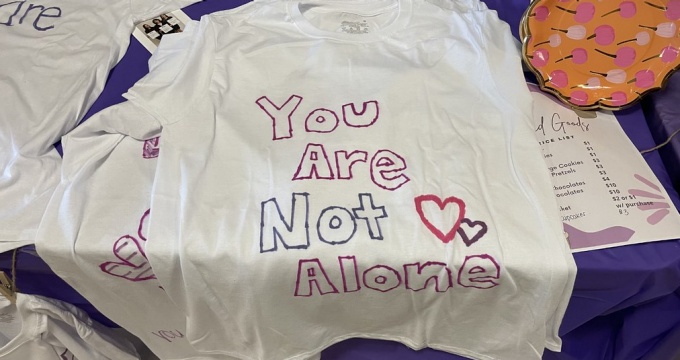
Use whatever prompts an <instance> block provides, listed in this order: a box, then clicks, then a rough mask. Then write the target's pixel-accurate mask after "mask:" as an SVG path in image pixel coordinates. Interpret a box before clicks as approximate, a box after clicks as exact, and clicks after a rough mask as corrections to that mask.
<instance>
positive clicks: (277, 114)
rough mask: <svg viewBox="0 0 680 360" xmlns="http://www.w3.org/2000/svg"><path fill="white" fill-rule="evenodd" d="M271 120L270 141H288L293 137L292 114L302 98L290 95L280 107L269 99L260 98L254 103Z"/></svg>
mask: <svg viewBox="0 0 680 360" xmlns="http://www.w3.org/2000/svg"><path fill="white" fill-rule="evenodd" d="M255 102H256V103H257V105H258V106H260V109H262V110H263V111H264V112H265V113H267V115H269V118H270V119H271V120H272V133H273V137H272V140H281V139H289V138H292V137H293V125H292V119H291V117H292V116H293V113H294V112H295V110H296V109H297V107H298V106H299V105H300V103H301V102H302V97H300V96H297V95H291V96H290V97H289V98H288V100H286V102H285V103H284V104H283V105H281V106H276V105H275V104H274V103H273V102H272V101H271V100H269V98H267V97H266V96H262V97H260V98H259V99H257V101H255Z"/></svg>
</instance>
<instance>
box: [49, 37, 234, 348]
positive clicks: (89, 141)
mask: <svg viewBox="0 0 680 360" xmlns="http://www.w3.org/2000/svg"><path fill="white" fill-rule="evenodd" d="M171 39H172V38H168V40H167V41H168V42H169V41H172V40H171ZM151 66H152V67H153V64H152V65H151ZM131 123H134V126H133V127H132V129H133V130H134V132H132V133H129V131H126V130H129V129H130V128H129V124H131ZM157 125H158V123H157V122H156V121H155V120H154V119H153V118H152V117H151V116H150V115H148V114H147V113H146V112H144V111H143V110H141V109H140V108H138V107H136V106H135V105H133V104H132V103H130V102H123V103H120V104H118V105H114V106H111V107H109V108H107V109H104V110H102V111H100V112H99V113H97V114H95V115H94V116H92V117H91V118H90V119H89V120H88V121H87V122H86V123H84V124H82V125H80V126H79V127H78V128H76V129H75V130H73V131H72V132H70V133H69V134H68V135H66V136H64V138H63V140H62V144H63V148H64V165H63V167H62V170H63V173H62V182H61V183H60V184H59V186H58V187H57V189H56V190H55V192H54V196H53V198H52V200H51V201H50V204H49V205H48V207H47V210H46V211H45V217H44V220H43V222H42V223H41V226H40V229H39V231H38V236H37V238H36V249H37V250H38V253H39V254H40V256H41V258H42V259H44V260H45V262H46V263H47V264H49V266H50V268H51V269H52V270H53V271H54V272H55V273H56V274H58V275H59V276H60V277H61V278H63V279H64V280H65V281H66V282H68V284H69V285H71V286H72V287H73V288H75V289H76V290H77V291H78V292H79V293H80V294H82V295H83V296H84V297H85V298H86V299H88V301H89V302H90V303H92V304H93V305H94V306H95V307H97V309H98V310H99V311H101V312H102V313H103V314H104V315H106V316H107V317H108V318H110V319H111V320H113V321H114V322H115V323H117V324H118V325H120V326H122V327H123V328H125V329H126V330H127V331H129V332H131V333H132V334H134V335H136V336H137V337H138V338H140V340H142V341H143V342H144V344H145V345H146V346H148V347H149V348H150V349H151V351H153V352H154V354H155V355H156V356H158V357H159V358H161V359H210V360H213V359H214V360H218V359H219V360H230V359H233V358H232V357H229V356H226V355H220V354H215V355H205V354H203V355H202V354H199V353H198V352H197V351H196V350H194V349H193V348H192V347H191V345H190V344H189V341H188V340H187V338H186V337H185V334H186V329H185V316H184V314H183V313H182V312H180V311H179V309H178V308H177V307H176V306H175V304H173V303H172V301H170V298H169V297H168V296H167V295H166V294H165V291H163V289H162V288H161V287H160V284H159V283H158V281H157V280H156V277H155V275H154V273H153V269H151V267H150V266H149V263H148V261H147V259H146V255H145V244H146V242H147V236H148V234H147V228H148V222H149V218H150V217H149V215H150V211H149V205H150V203H151V189H152V185H153V179H154V175H155V171H156V158H157V157H158V154H159V150H160V137H159V136H158V135H159V134H158V131H157ZM124 132H128V133H129V135H123V133H124Z"/></svg>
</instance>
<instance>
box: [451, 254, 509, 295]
mask: <svg viewBox="0 0 680 360" xmlns="http://www.w3.org/2000/svg"><path fill="white" fill-rule="evenodd" d="M500 276H501V267H500V266H499V265H498V263H497V262H496V259H494V258H493V257H492V256H491V255H488V254H482V255H471V256H466V257H465V261H463V265H462V266H461V267H460V270H458V284H459V285H461V286H463V287H473V288H477V289H490V288H492V287H495V286H498V280H499V279H500Z"/></svg>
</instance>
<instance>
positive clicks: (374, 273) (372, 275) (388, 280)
mask: <svg viewBox="0 0 680 360" xmlns="http://www.w3.org/2000/svg"><path fill="white" fill-rule="evenodd" d="M364 285H365V286H366V287H367V288H369V289H373V290H377V291H380V292H388V291H390V290H392V289H394V288H396V287H398V286H399V285H401V276H400V275H399V272H398V271H397V270H394V269H393V268H391V267H389V266H387V265H375V266H373V267H371V268H369V269H367V270H366V271H364Z"/></svg>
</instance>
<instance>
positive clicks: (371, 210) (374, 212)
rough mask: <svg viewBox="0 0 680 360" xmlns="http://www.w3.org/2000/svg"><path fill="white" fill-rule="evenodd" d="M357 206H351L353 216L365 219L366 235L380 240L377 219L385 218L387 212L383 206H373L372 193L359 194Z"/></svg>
mask: <svg viewBox="0 0 680 360" xmlns="http://www.w3.org/2000/svg"><path fill="white" fill-rule="evenodd" d="M359 204H360V206H359V207H358V208H353V209H352V211H353V212H354V217H355V218H357V219H361V220H364V221H366V226H368V235H369V236H370V237H371V239H373V240H382V239H383V235H382V231H381V230H380V223H379V222H378V219H382V218H386V217H387V212H386V211H385V207H384V206H375V205H374V204H373V195H371V194H369V193H362V194H359Z"/></svg>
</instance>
